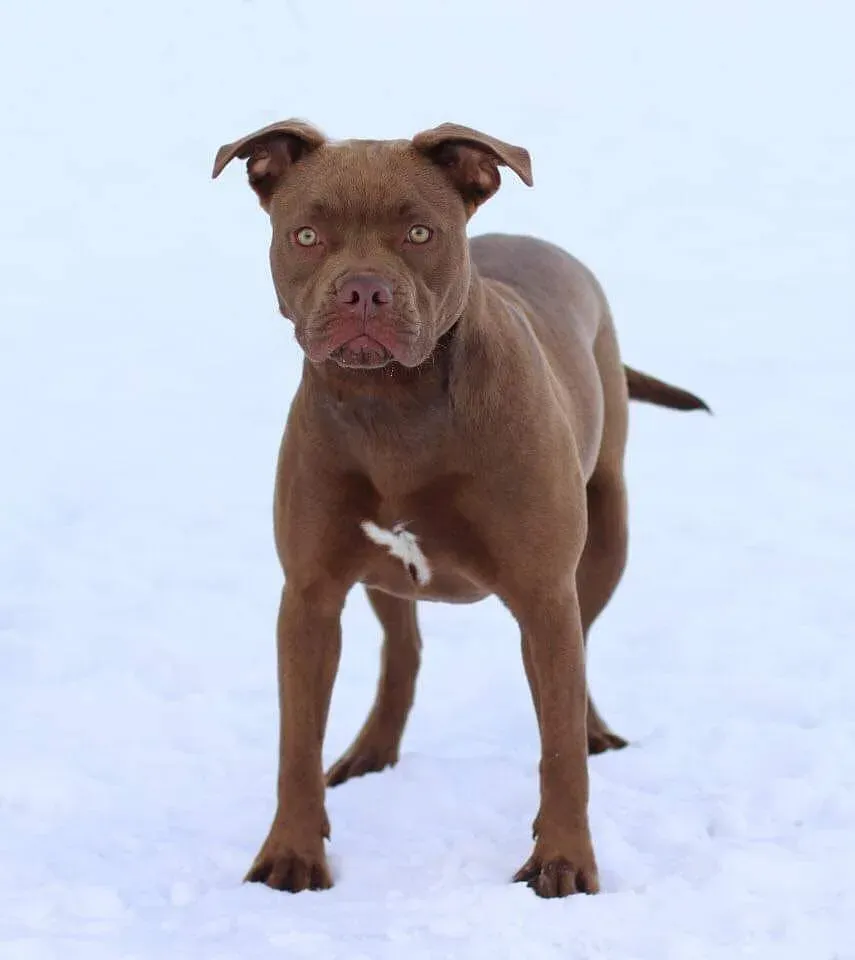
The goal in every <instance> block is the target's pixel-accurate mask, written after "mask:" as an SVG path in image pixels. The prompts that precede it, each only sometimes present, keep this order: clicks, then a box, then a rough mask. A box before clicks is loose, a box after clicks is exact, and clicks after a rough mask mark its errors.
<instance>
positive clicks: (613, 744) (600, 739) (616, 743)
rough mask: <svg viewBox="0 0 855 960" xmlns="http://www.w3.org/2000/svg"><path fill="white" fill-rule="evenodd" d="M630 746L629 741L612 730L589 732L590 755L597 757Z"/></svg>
mask: <svg viewBox="0 0 855 960" xmlns="http://www.w3.org/2000/svg"><path fill="white" fill-rule="evenodd" d="M628 746H629V740H624V738H623V737H619V736H618V735H617V734H616V733H612V732H611V730H608V729H603V730H589V731H588V753H589V755H590V756H595V755H596V754H598V753H605V752H606V751H607V750H623V748H624V747H628Z"/></svg>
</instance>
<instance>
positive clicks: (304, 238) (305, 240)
mask: <svg viewBox="0 0 855 960" xmlns="http://www.w3.org/2000/svg"><path fill="white" fill-rule="evenodd" d="M294 239H295V240H296V241H297V243H299V244H300V246H301V247H313V246H314V245H315V244H316V243H317V242H318V231H317V230H313V229H312V228H311V227H301V228H300V229H299V230H298V231H297V232H296V233H295V234H294Z"/></svg>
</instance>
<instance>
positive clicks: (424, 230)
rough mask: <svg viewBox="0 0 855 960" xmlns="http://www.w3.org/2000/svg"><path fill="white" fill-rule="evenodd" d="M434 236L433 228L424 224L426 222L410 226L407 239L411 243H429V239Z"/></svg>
mask: <svg viewBox="0 0 855 960" xmlns="http://www.w3.org/2000/svg"><path fill="white" fill-rule="evenodd" d="M432 236H433V230H431V228H430V227H426V226H424V224H421V223H417V224H416V225H415V226H414V227H410V231H409V233H408V234H407V239H408V240H409V241H410V243H427V242H428V240H430V238H431V237H432Z"/></svg>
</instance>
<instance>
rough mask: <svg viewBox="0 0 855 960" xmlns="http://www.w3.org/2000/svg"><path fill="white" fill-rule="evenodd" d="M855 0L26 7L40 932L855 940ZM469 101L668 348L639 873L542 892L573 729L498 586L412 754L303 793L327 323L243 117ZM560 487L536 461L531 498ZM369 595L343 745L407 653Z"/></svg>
mask: <svg viewBox="0 0 855 960" xmlns="http://www.w3.org/2000/svg"><path fill="white" fill-rule="evenodd" d="M852 9H853V8H852V6H851V5H850V4H848V3H846V2H845V0H840V2H833V0H827V2H819V3H808V2H807V0H805V2H803V3H790V2H781V3H771V2H768V3H762V2H757V3H736V2H731V0H721V2H717V3H712V2H710V3H698V4H687V3H682V2H678V0H647V2H645V3H636V2H634V0H614V2H611V3H608V4H605V3H602V4H600V3H596V4H595V3H581V2H570V3H567V4H558V3H553V2H552V0H529V2H527V3H525V4H518V3H500V2H497V0H478V2H474V0H473V2H468V3H451V2H446V0H432V2H430V3H419V4H416V3H403V2H394V3H393V2H381V0H366V2H364V3H359V4H355V3H354V4H351V3H345V2H343V0H342V2H337V3H334V2H327V3H309V2H307V0H290V2H282V0H210V2H207V3H204V4H203V3H191V2H189V0H171V2H166V0H148V2H146V3H127V4H122V3H113V2H107V0H100V2H99V0H77V2H74V3H65V2H60V0H52V2H50V0H45V2H43V3H38V4H37V3H21V2H18V3H14V2H11V0H9V2H6V3H3V4H2V7H0V37H2V41H0V47H2V51H0V52H2V56H0V81H2V88H3V90H4V95H3V97H2V100H0V121H2V122H0V128H2V130H3V144H4V148H3V150H2V151H0V210H2V216H0V451H2V457H3V469H2V472H0V502H2V511H0V958H2V960H53V958H62V960H77V958H81V960H102V958H105V960H124V958H127V960H131V958H133V960H150V958H165V957H168V958H177V960H196V958H204V960H232V958H253V960H257V958H267V957H287V958H289V960H300V958H304V957H305V958H310V957H311V958H316V957H322V958H325V960H339V958H341V960H387V958H395V960H422V958H430V960H438V958H458V957H460V958H472V960H481V958H491V960H502V958H515V960H516V958H520V957H523V958H528V957H531V958H537V960H551V958H559V957H561V958H566V957H573V958H579V960H583V958H598V960H601V958H602V960H605V958H608V960H613V958H614V960H672V958H673V960H694V958H697V960H718V958H727V960H738V958H743V957H745V958H749V957H750V958H766V957H770V958H799V960H805V958H808V960H849V958H853V957H855V697H853V695H852V688H853V684H854V683H855V644H853V623H855V591H853V586H852V580H853V563H852V557H853V544H855V509H853V496H855V494H853V483H855V428H853V414H852V363H853V354H855V295H853V264H855V242H854V241H853V224H854V223H855V110H853V108H852V92H853V89H855V60H853V57H852V50H851V38H852V35H853V30H855V14H853V12H852ZM288 116H301V117H305V118H307V119H309V120H311V121H313V122H314V123H316V124H318V125H319V126H320V127H321V128H322V129H325V130H326V131H327V132H328V133H330V134H331V135H333V136H337V137H349V136H363V137H402V136H410V135H412V134H413V133H415V132H416V131H418V130H420V129H423V128H425V127H428V126H432V125H434V124H436V123H440V122H443V121H445V120H453V121H457V122H460V123H467V124H470V125H472V126H476V127H478V128H480V129H483V130H486V131H488V132H490V133H493V134H496V135H497V136H500V137H503V138H504V139H507V140H510V141H512V142H515V143H521V144H524V145H525V146H527V147H528V148H529V149H530V150H531V153H532V156H533V160H534V174H535V184H536V186H535V189H533V190H527V189H526V188H525V187H523V186H522V185H521V184H519V183H517V182H515V181H514V178H513V176H512V175H506V177H505V186H504V187H503V189H502V191H501V192H500V193H499V195H498V196H497V197H496V198H495V199H493V200H492V201H491V202H490V203H489V204H488V205H487V206H486V207H485V209H484V210H483V211H482V212H480V213H479V214H478V215H477V217H476V219H475V220H474V222H473V232H480V231H486V230H507V231H514V232H529V233H535V234H538V235H541V236H544V237H546V238H548V239H550V240H552V241H555V242H557V243H559V244H561V245H563V246H565V247H566V248H568V249H569V250H571V251H572V252H574V253H575V254H576V255H578V256H580V257H581V258H582V259H583V260H585V261H586V262H587V263H588V264H589V265H590V266H591V267H592V268H593V269H594V270H595V271H596V272H597V274H598V276H599V277H600V279H601V280H602V282H603V284H604V286H605V289H606V291H607V293H608V295H609V297H610V299H611V302H612V306H613V308H614V313H615V316H616V318H617V322H618V328H619V332H620V335H621V339H622V345H623V350H624V355H625V357H626V359H627V361H628V362H630V363H631V364H632V365H634V366H636V367H638V368H640V369H642V370H646V371H649V372H650V373H653V374H656V375H658V376H660V377H664V378H666V379H670V380H672V381H674V382H676V383H679V384H681V385H684V386H686V387H688V388H690V389H692V390H695V391H697V392H698V393H700V394H701V395H702V396H703V397H705V398H706V399H707V400H708V401H709V403H710V404H711V405H712V407H713V408H714V410H715V416H714V417H712V418H709V417H706V416H704V415H702V414H693V415H688V414H677V413H672V412H668V411H661V410H655V409H651V408H642V407H634V408H633V413H632V435H631V442H630V450H629V463H628V474H629V485H630V493H631V506H632V528H631V529H632V549H631V560H630V567H629V570H628V572H627V574H626V577H625V580H624V582H623V584H622V586H621V588H620V589H619V591H618V594H617V596H616V597H615V599H614V601H613V603H612V604H611V606H610V607H609V609H608V611H607V612H606V614H605V615H604V616H603V618H602V620H601V622H600V623H599V624H598V625H597V627H596V632H595V635H594V637H593V638H592V647H591V658H590V670H591V675H592V686H593V690H594V696H595V698H596V699H597V701H598V704H599V706H600V707H601V709H602V712H603V713H604V715H605V717H606V718H607V719H608V720H609V721H610V723H611V724H612V725H613V726H614V728H615V729H616V730H617V731H618V732H619V733H621V734H623V735H625V736H627V737H629V738H631V740H632V746H631V747H630V748H629V749H627V750H625V751H623V752H621V753H617V754H610V755H606V756H601V757H597V758H594V759H593V761H592V762H591V777H592V796H591V818H592V827H593V833H594V839H595V843H596V848H597V852H598V858H599V865H600V871H601V876H602V883H603V892H602V894H601V895H600V896H597V897H576V898H571V899H568V900H564V901H549V902H544V901H540V900H538V899H537V898H536V897H535V896H534V895H533V894H532V893H531V892H530V891H529V890H527V889H526V888H525V887H524V886H521V885H513V884H511V883H510V882H509V878H510V876H511V874H512V873H513V871H514V870H515V869H516V868H517V867H518V866H520V864H521V863H522V862H523V860H524V859H525V858H526V857H527V856H528V853H529V852H530V823H531V819H532V816H533V814H534V812H535V809H536V804H537V760H538V745H537V736H536V726H535V721H534V713H533V709H532V706H531V702H530V698H529V694H528V690H527V688H526V685H525V680H524V675H523V670H522V666H521V661H520V655H519V642H518V636H517V631H516V628H515V625H514V623H513V622H512V620H511V618H510V616H509V615H508V614H507V613H506V612H505V611H504V610H503V609H502V608H501V607H500V605H499V604H498V603H497V602H495V601H487V602H484V603H481V604H478V605H476V606H472V607H444V606H438V605H435V606H427V607H425V608H424V609H423V611H422V623H423V631H424V635H425V664H424V670H423V675H422V679H421V683H420V688H419V693H418V699H417V704H416V708H415V711H414V714H413V717H412V721H411V723H410V726H409V729H408V732H407V735H406V739H405V744H404V751H403V756H402V759H401V762H400V764H399V766H398V767H397V768H396V769H394V770H393V771H388V772H386V773H383V774H382V775H378V776H370V777H366V778H364V779H361V780H357V781H354V782H351V783H348V784H346V785H344V786H343V787H341V788H339V789H336V790H334V791H332V792H331V793H330V796H329V812H330V817H331V820H332V826H333V836H332V841H331V843H330V846H329V853H330V857H331V863H332V867H333V871H334V875H335V880H336V886H335V888H334V889H333V890H331V891H329V892H325V893H322V894H308V893H307V894H301V895H299V896H289V895H286V894H279V893H274V892H273V891H271V890H268V889H267V888H265V887H263V886H258V885H245V884H242V883H241V880H242V877H243V875H244V873H245V871H246V869H247V868H248V866H249V864H250V862H251V860H252V858H253V856H254V855H255V853H256V852H257V849H258V846H259V844H260V843H261V841H262V840H263V838H264V836H265V834H266V831H267V828H268V825H269V821H270V817H271V814H272V811H273V802H274V787H275V777H276V735H277V718H276V717H277V708H276V685H275V673H274V657H275V649H274V640H273V631H274V618H275V612H276V607H277V603H278V594H279V589H280V584H281V575H280V571H279V568H278V565H277V561H276V558H275V555H274V551H273V546H272V531H271V493H272V480H273V470H274V465H275V458H276V453H277V447H278V442H279V436H280V431H281V428H282V425H283V423H284V419H285V415H286V412H287V408H288V404H289V401H290V398H291V395H292V393H293V391H294V389H295V387H296V384H297V380H298V377H299V372H300V367H301V355H300V352H299V350H298V348H297V346H296V344H295V343H294V341H293V337H292V334H291V330H290V329H289V326H288V324H287V323H286V322H285V321H284V320H283V319H282V318H281V317H279V315H278V314H277V311H276V305H275V298H274V296H273V289H272V284H271V281H270V278H269V272H268V264H267V239H268V231H269V226H268V224H267V222H266V219H265V217H264V215H263V214H262V212H261V211H260V210H259V209H258V206H257V203H256V201H255V199H254V197H253V196H252V195H251V193H250V191H249V190H248V189H247V187H246V185H245V182H244V174H243V171H242V170H241V169H238V168H239V167H241V166H242V165H240V164H237V165H234V166H233V167H231V168H229V170H228V171H227V173H226V175H224V176H223V177H222V178H220V179H219V180H218V181H217V182H216V183H213V182H212V181H211V180H210V169H211V165H212V162H213V156H214V152H215V150H216V148H217V147H218V146H219V145H220V144H221V143H224V142H226V141H229V140H232V139H234V138H236V137H238V136H240V135H241V134H243V133H246V132H249V131H250V130H252V129H255V128H256V127H259V126H262V125H264V124H266V123H268V122H271V121H273V120H276V119H281V118H284V117H288ZM521 495H522V496H524V495H525V492H524V491H521ZM378 639H379V638H378V629H377V627H376V625H375V623H374V621H373V619H372V615H371V613H370V610H369V609H368V606H367V603H366V602H365V600H364V598H363V596H362V595H361V593H358V592H354V594H353V595H352V598H351V601H350V602H349V605H348V608H347V610H346V614H345V652H344V658H343V663H342V668H341V672H340V675H339V679H338V684H337V687H336V693H335V699H334V703H333V710H332V718H331V723H330V731H329V736H328V742H327V759H328V760H329V761H332V760H334V759H335V758H336V757H337V756H338V754H339V753H340V752H341V751H342V749H343V748H344V747H346V746H347V744H348V743H349V742H350V739H351V737H352V736H353V734H354V733H355V732H356V730H357V728H358V726H359V725H360V724H361V722H362V720H363V718H364V714H365V712H366V710H367V707H368V705H369V703H370V700H371V697H372V694H373V688H374V683H375V680H376V676H377V671H378Z"/></svg>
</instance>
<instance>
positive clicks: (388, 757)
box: [327, 589, 422, 787]
mask: <svg viewBox="0 0 855 960" xmlns="http://www.w3.org/2000/svg"><path fill="white" fill-rule="evenodd" d="M366 592H367V594H368V599H369V601H370V603H371V606H372V607H373V609H374V612H375V613H376V614H377V619H378V620H379V621H380V624H381V625H382V627H383V653H382V666H381V671H380V681H379V683H378V685H377V694H376V696H375V698H374V705H373V706H372V708H371V711H370V713H369V714H368V719H367V720H366V721H365V723H364V725H363V727H362V729H361V730H360V731H359V734H358V735H357V737H356V739H355V740H354V741H353V743H352V744H351V745H350V747H349V748H348V749H347V750H346V751H345V752H344V754H343V755H342V756H341V758H340V759H339V760H338V761H337V762H336V763H334V764H333V766H332V767H331V768H330V770H329V772H328V773H327V785H328V786H330V787H335V786H337V785H338V784H340V783H344V782H345V780H350V778H351V777H360V776H362V775H363V774H365V773H374V772H376V771H379V770H383V769H384V768H385V767H391V766H394V765H395V764H396V763H397V762H398V751H399V749H400V746H401V737H402V736H403V733H404V727H405V726H406V723H407V717H408V716H409V713H410V708H411V707H412V705H413V699H414V698H415V693H416V678H417V677H418V672H419V666H420V664H421V649H422V640H421V635H420V633H419V626H418V621H417V618H416V604H415V601H413V600H402V599H400V598H399V597H393V596H392V595H391V594H388V593H382V592H381V591H379V590H371V589H368V590H366Z"/></svg>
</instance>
